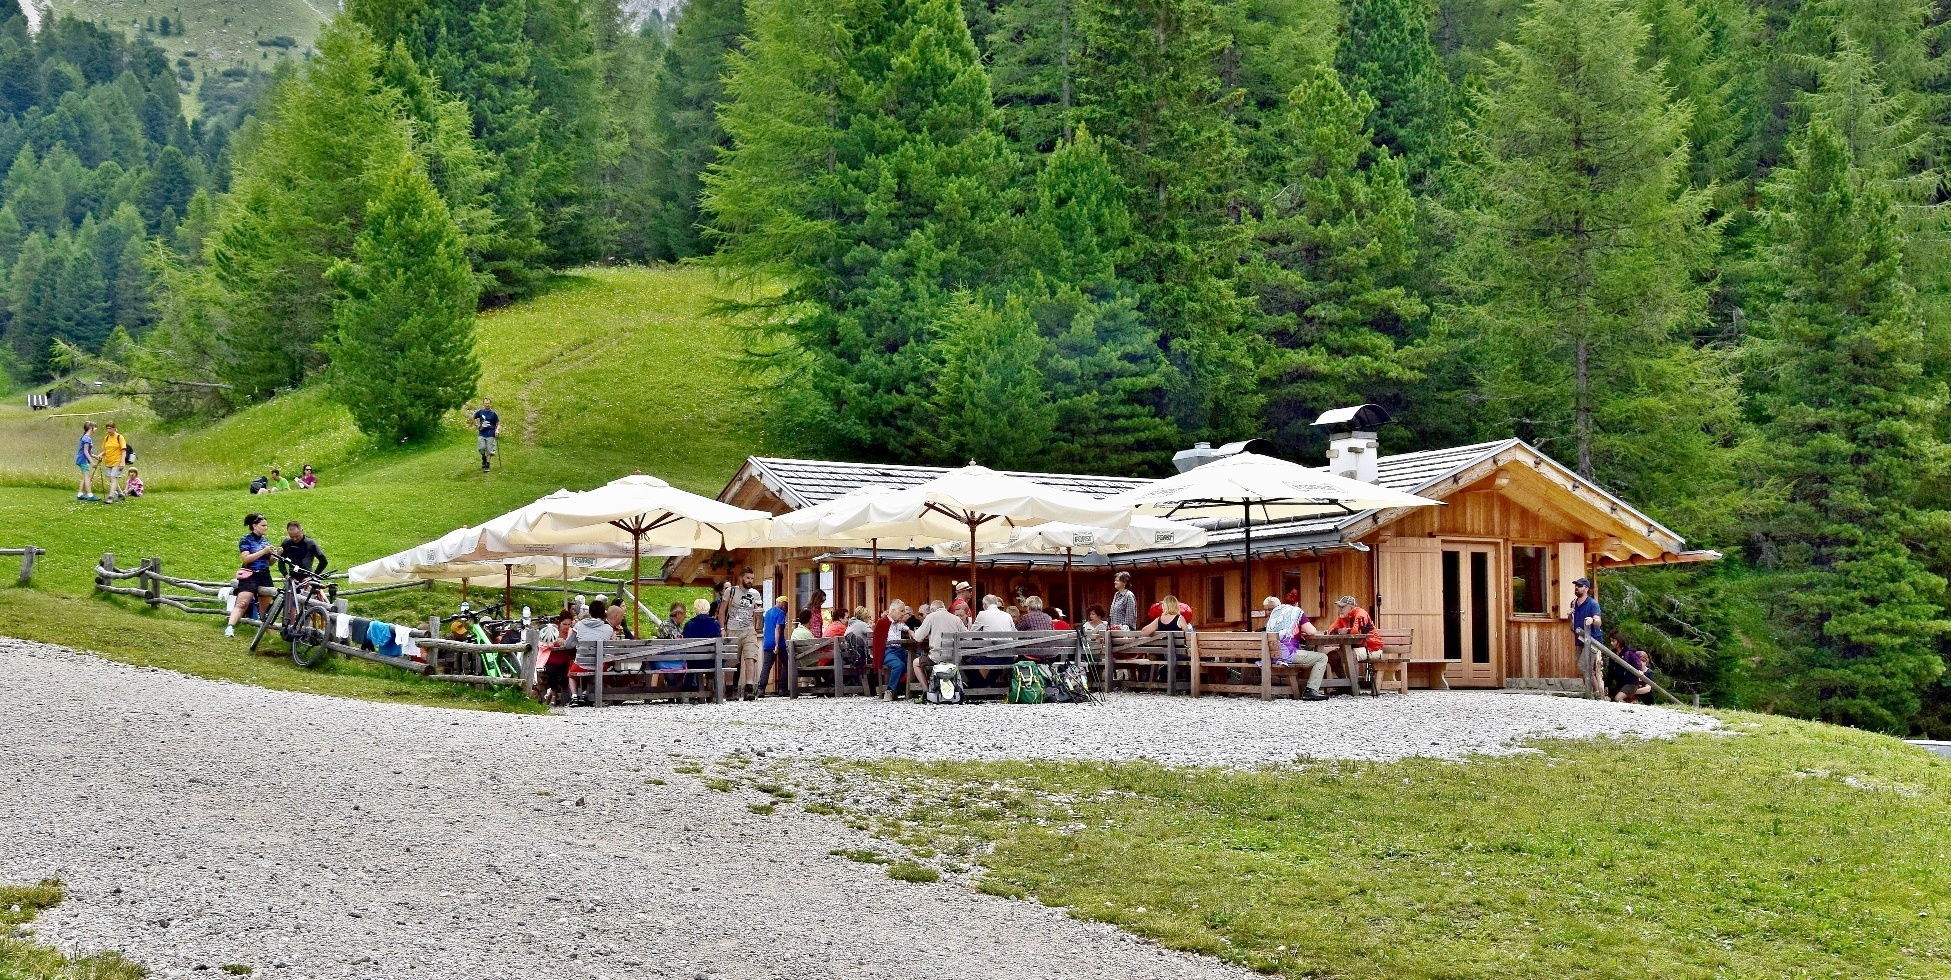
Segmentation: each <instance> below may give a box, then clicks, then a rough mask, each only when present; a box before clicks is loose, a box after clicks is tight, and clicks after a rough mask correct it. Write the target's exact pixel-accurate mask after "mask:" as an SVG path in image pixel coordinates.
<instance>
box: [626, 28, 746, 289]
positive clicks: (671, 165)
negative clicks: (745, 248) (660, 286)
mask: <svg viewBox="0 0 1951 980" xmlns="http://www.w3.org/2000/svg"><path fill="white" fill-rule="evenodd" d="M744 33H745V4H744V3H743V2H742V0H693V2H690V3H687V4H685V5H684V10H683V11H682V12H681V13H679V14H678V18H677V26H676V27H675V28H674V29H672V31H671V37H670V42H669V44H668V46H666V47H665V49H664V55H663V58H662V60H661V63H660V64H659V66H658V70H657V84H656V95H655V99H654V102H653V109H652V114H653V115H652V123H653V126H654V127H655V129H654V130H653V132H654V135H655V138H656V140H657V147H658V153H657V156H656V158H655V159H654V161H653V163H652V168H653V169H652V171H651V177H652V180H653V181H655V183H656V185H657V188H658V194H657V197H658V200H657V205H656V211H655V213H654V214H653V215H652V216H651V217H650V225H651V227H650V228H649V229H648V230H647V232H646V236H647V238H648V239H649V241H648V242H647V243H646V245H647V247H648V248H649V249H650V251H651V254H653V255H655V256H657V257H659V258H673V259H675V258H684V257H685V256H689V255H698V254H701V253H703V252H704V251H706V250H708V249H709V248H710V241H709V240H708V239H706V238H705V237H704V236H702V235H701V234H700V233H699V232H700V229H699V226H698V222H699V212H698V201H699V197H700V196H701V195H702V193H703V191H704V184H703V177H704V172H705V168H706V167H707V166H709V165H710V164H711V163H712V161H713V160H715V159H717V157H718V153H719V151H720V150H722V149H724V148H725V147H727V146H729V145H730V141H729V138H728V137H727V136H726V133H725V129H724V127H723V126H721V125H720V124H719V122H718V115H717V106H718V103H719V102H720V101H722V100H723V99H724V76H725V56H726V55H727V54H729V53H731V52H732V51H735V50H737V48H738V44H739V38H740V37H742V36H743V35H744Z"/></svg>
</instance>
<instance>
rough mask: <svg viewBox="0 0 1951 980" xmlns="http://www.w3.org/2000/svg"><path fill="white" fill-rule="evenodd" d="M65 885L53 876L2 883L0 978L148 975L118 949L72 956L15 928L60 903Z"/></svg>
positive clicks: (111, 979) (127, 979) (121, 979)
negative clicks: (27, 881)
mask: <svg viewBox="0 0 1951 980" xmlns="http://www.w3.org/2000/svg"><path fill="white" fill-rule="evenodd" d="M64 895H65V889H63V888H62V887H61V883H60V882H59V881H54V880H52V879H49V880H46V881H40V882H36V883H35V884H32V885H0V978H4V980H140V978H142V977H146V976H148V975H149V971H147V970H145V969H143V968H142V967H141V966H139V965H137V964H135V963H132V962H130V961H128V960H126V959H123V958H122V957H121V955H120V954H117V953H96V954H94V955H91V956H80V957H69V956H67V955H65V954H63V953H62V952H61V951H60V950H58V949H54V948H53V947H50V946H43V945H41V944H39V943H36V942H34V941H33V939H32V938H31V937H29V936H27V935H23V934H18V933H16V932H15V930H16V929H22V928H25V927H26V925H27V924H28V923H30V922H32V921H33V920H34V917H35V916H37V915H39V914H40V913H42V912H43V911H46V910H47V909H51V908H53V907H55V906H56V905H59V904H61V899H62V898H63V897H64Z"/></svg>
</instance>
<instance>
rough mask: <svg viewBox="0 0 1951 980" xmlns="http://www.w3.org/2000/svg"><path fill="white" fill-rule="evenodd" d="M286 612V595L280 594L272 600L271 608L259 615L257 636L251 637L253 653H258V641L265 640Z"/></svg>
mask: <svg viewBox="0 0 1951 980" xmlns="http://www.w3.org/2000/svg"><path fill="white" fill-rule="evenodd" d="M284 611H285V597H284V593H282V592H280V593H278V597H277V598H276V599H273V600H271V608H270V609H269V610H266V611H264V612H261V613H259V614H258V619H257V635H256V636H253V637H251V652H252V653H256V652H257V644H258V641H260V640H262V639H264V634H265V633H268V632H270V630H271V624H272V623H275V622H277V621H278V620H279V619H280V618H281V617H282V616H283V615H284Z"/></svg>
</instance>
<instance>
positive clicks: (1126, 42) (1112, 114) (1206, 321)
mask: <svg viewBox="0 0 1951 980" xmlns="http://www.w3.org/2000/svg"><path fill="white" fill-rule="evenodd" d="M1078 15H1079V18H1078V22H1079V29H1080V31H1081V32H1082V34H1083V37H1084V41H1085V48H1084V57H1083V60H1082V63H1081V64H1080V67H1079V72H1078V105H1077V111H1076V118H1077V120H1078V122H1079V123H1080V124H1083V125H1088V126H1089V127H1090V128H1091V131H1092V132H1093V133H1095V134H1097V136H1098V137H1099V138H1100V139H1102V140H1104V143H1105V146H1106V147H1107V149H1108V151H1109V152H1108V156H1109V157H1110V158H1111V160H1112V161H1113V163H1114V164H1115V165H1116V167H1117V169H1118V173H1119V176H1120V177H1121V178H1122V179H1123V181H1124V182H1125V184H1126V186H1128V187H1129V188H1130V189H1131V192H1132V193H1131V198H1130V208H1131V214H1132V221H1133V235H1132V240H1131V245H1130V248H1129V250H1128V259H1127V260H1126V262H1125V265H1124V267H1123V274H1124V276H1125V277H1126V278H1128V279H1130V280H1132V281H1133V282H1135V283H1137V284H1138V285H1139V287H1140V289H1141V290H1142V294H1141V295H1142V301H1143V304H1144V310H1145V313H1146V315H1147V316H1148V317H1150V318H1152V319H1153V320H1154V322H1156V323H1157V324H1158V325H1159V330H1160V334H1161V336H1162V337H1163V340H1164V344H1165V346H1166V350H1167V354H1168V356H1169V357H1170V359H1171V361H1172V363H1173V365H1174V367H1175V368H1177V369H1178V372H1179V376H1180V380H1181V383H1180V385H1179V387H1178V388H1177V389H1176V390H1175V391H1174V392H1172V402H1171V403H1172V412H1171V414H1172V416H1173V418H1174V421H1176V422H1177V423H1178V424H1179V425H1180V427H1181V428H1182V429H1184V430H1187V431H1190V432H1193V433H1198V434H1200V435H1205V436H1213V437H1226V436H1233V435H1238V434H1242V433H1245V432H1248V431H1251V430H1252V429H1254V428H1256V427H1257V426H1256V423H1255V419H1256V417H1257V415H1258V413H1259V407H1260V406H1259V399H1258V385H1257V380H1258V375H1259V363H1258V361H1259V355H1260V351H1259V350H1258V348H1257V345H1256V343H1255V341H1254V337H1253V319H1252V308H1251V302H1250V301H1248V300H1246V299H1244V298H1243V297H1242V296H1241V295H1240V294H1239V291H1238V288H1237V285H1236V284H1235V283H1234V282H1233V278H1232V277H1233V275H1234V273H1235V272H1236V270H1237V267H1238V264H1239V259H1240V256H1241V253H1242V250H1243V247H1244V245H1245V241H1246V238H1245V233H1244V229H1243V227H1242V225H1241V224H1240V223H1239V222H1238V221H1237V220H1236V213H1235V212H1236V205H1237V203H1238V202H1237V200H1236V195H1237V193H1238V191H1239V188H1240V183H1241V181H1242V179H1243V176H1244V175H1243V172H1242V165H1243V162H1244V154H1243V152H1242V150H1241V148H1240V146H1239V143H1238V141H1237V140H1236V139H1235V137H1234V132H1233V128H1232V126H1231V125H1230V113H1231V111H1232V110H1233V108H1234V107H1235V106H1237V105H1238V103H1239V101H1240V98H1241V93H1239V92H1238V91H1237V90H1229V89H1226V88H1225V87H1223V86H1222V84H1221V80H1220V77H1219V75H1218V72H1217V68H1216V64H1217V58H1218V56H1219V55H1220V54H1221V52H1223V51H1225V50H1226V48H1227V46H1228V44H1229V43H1230V39H1229V38H1228V37H1227V36H1226V34H1225V33H1224V32H1223V31H1222V30H1220V29H1219V24H1218V19H1217V15H1216V13H1215V10H1214V7H1213V4H1212V3H1211V2H1209V0H1137V2H1124V0H1080V2H1079V5H1078Z"/></svg>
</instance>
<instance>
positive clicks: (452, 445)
mask: <svg viewBox="0 0 1951 980" xmlns="http://www.w3.org/2000/svg"><path fill="white" fill-rule="evenodd" d="M714 288H715V281H714V280H713V279H712V277H711V275H710V273H707V272H705V271H703V270H699V269H695V268H688V267H686V268H676V267H663V268H648V269H647V268H609V269H588V270H582V271H578V272H575V273H572V274H569V275H564V276H560V277H557V279H556V280H555V281H554V282H553V283H551V286H550V288H549V290H548V291H547V292H546V293H545V294H544V295H543V296H541V297H540V298H538V299H535V300H533V301H530V302H528V303H524V304H521V305H518V306H515V307H511V308H507V309H503V310H497V311H494V312H490V313H485V314H483V315H482V316H481V320H480V326H481V330H480V344H481V346H480V352H481V363H482V381H481V389H480V390H481V392H482V393H483V394H485V395H487V396H489V397H491V398H493V399H494V400H495V407H496V409H497V410H498V411H499V412H500V413H501V416H502V438H501V457H500V466H499V468H497V469H496V470H494V471H492V472H489V473H483V472H481V468H480V461H479V458H478V457H477V456H475V455H474V452H473V450H474V437H473V430H472V428H471V426H470V424H469V423H468V421H467V418H466V412H455V413H454V416H453V419H452V421H451V423H450V424H449V425H448V427H447V428H446V429H445V430H443V431H442V432H441V433H440V434H439V435H438V436H437V437H435V438H433V439H431V440H429V441H428V442H427V443H425V444H417V445H404V446H395V445H378V444H375V443H373V442H372V441H371V440H368V439H366V438H364V437H363V436H361V435H360V433H359V432H358V430H357V429H356V428H355V427H354V426H353V424H352V420H351V417H350V416H349V415H348V414H347V413H346V412H345V410H344V409H343V408H341V407H339V406H337V405H335V404H333V403H332V402H331V401H329V400H328V399H327V398H326V397H325V395H324V393H323V392H322V391H320V390H318V389H315V388H312V389H306V390H303V391H299V392H295V393H293V394H291V395H287V396H284V397H282V398H279V399H276V400H274V401H271V402H269V403H267V404H264V405H259V406H256V407H253V408H251V409H249V410H246V411H243V412H240V413H238V414H236V415H233V416H231V417H229V418H226V419H223V420H220V421H217V422H215V423H211V424H207V425H195V426H188V427H183V428H180V429H171V428H169V427H166V426H164V425H162V424H161V423H160V422H158V421H157V420H156V419H155V418H154V417H153V416H152V415H150V414H149V413H148V412H147V411H146V410H144V409H143V408H141V407H140V406H139V405H137V404H135V403H133V402H126V401H116V400H111V399H108V398H91V399H86V400H83V401H81V402H77V403H74V404H71V405H69V406H66V407H64V408H62V409H59V410H56V411H55V412H29V411H28V410H27V409H26V408H25V407H24V406H23V405H21V403H20V401H21V400H20V399H10V402H12V403H11V404H8V405H6V406H5V407H4V408H0V547H19V546H20V545H22V544H29V543H31V544H34V545H37V546H39V547H43V548H46V549H48V551H49V552H50V553H49V554H48V555H47V556H45V557H44V558H42V559H41V560H40V562H39V563H38V564H37V565H36V568H35V577H34V585H33V587H32V588H31V589H27V590H21V589H17V588H0V621H4V622H6V623H7V625H8V631H9V633H10V634H12V635H19V636H26V637H29V638H34V639H45V640H50V641H57V642H69V643H79V644H81V645H83V646H88V647H90V648H93V649H98V650H101V651H102V652H104V653H107V654H109V655H111V656H116V657H118V658H121V659H131V660H132V661H133V662H141V663H151V664H155V665H157V666H174V667H177V668H178V669H184V670H187V671H189V672H191V673H198V674H201V675H203V676H226V675H225V674H224V673H223V670H222V667H223V665H225V664H228V663H230V662H232V661H234V660H235V659H236V658H235V657H233V656H231V651H230V650H229V644H228V643H226V641H224V640H222V638H221V637H218V636H217V635H216V634H217V632H218V630H217V629H216V628H215V624H214V622H213V621H212V620H206V619H197V620H194V621H192V620H190V619H189V618H188V617H184V616H181V615H176V614H171V613H167V612H163V613H151V612H149V611H147V610H143V611H140V612H138V611H135V609H134V607H136V606H138V605H139V604H138V603H134V602H133V601H126V600H118V599H105V598H99V597H94V596H92V595H91V585H92V582H93V576H92V572H91V570H92V569H93V567H94V564H95V562H96V560H97V559H98V558H99V557H100V556H101V555H102V553H103V552H113V553H115V554H116V556H117V560H118V562H121V563H123V564H125V565H133V564H134V562H135V561H136V560H137V559H140V558H143V557H147V556H156V557H160V558H161V559H162V562H163V570H164V571H165V572H168V573H170V574H176V575H183V576H187V577H192V578H225V577H228V576H229V575H230V573H231V572H232V571H234V569H235V561H234V557H235V544H236V541H237V538H238V537H240V536H241V535H242V534H243V527H242V518H243V515H244V514H245V513H246V512H248V511H253V510H261V511H263V512H264V513H265V514H267V515H268V516H269V517H270V518H271V519H272V523H273V524H274V525H275V526H277V527H279V528H281V527H282V526H283V524H284V522H285V521H286V520H291V519H296V520H299V521H302V522H304V524H305V526H306V528H307V530H308V531H309V532H310V533H312V534H313V536H314V537H316V538H317V539H318V540H319V541H320V543H321V544H323V545H324V546H325V548H326V551H327V552H328V553H329V554H330V555H331V557H332V564H333V567H335V568H341V569H343V568H346V567H349V566H351V565H354V564H358V563H360V562H364V561H368V560H371V559H373V558H378V557H380V556H382V555H386V554H390V553H392V552H395V551H398V550H400V549H402V548H406V547H410V546H412V545H414V544H418V543H420V542H423V541H427V540H431V539H433V538H435V537H438V536H440V535H441V534H444V533H446V532H448V531H451V530H453V529H454V528H456V527H461V526H465V525H468V524H473V523H478V522H480V521H482V520H485V519H487V518H489V517H493V516H495V515H497V514H500V513H504V512H506V511H508V510H511V509H513V508H515V507H519V506H521V505H522V504H525V503H527V502H529V501H531V500H533V499H535V498H536V497H539V496H542V495H543V494H546V493H549V492H550V491H553V490H555V489H558V488H562V487H567V488H570V489H587V488H589V487H592V486H597V485H599V484H601V483H604V482H606V481H608V480H612V479H615V478H617V477H619V476H623V475H625V474H628V473H630V472H633V471H635V470H639V469H640V470H642V471H644V472H646V473H652V474H656V475H659V476H663V477H665V478H666V479H669V480H670V481H671V482H673V483H674V484H677V485H679V486H682V487H684V488H685V489H688V490H692V491H695V492H698V493H703V494H707V495H713V494H716V493H717V492H718V491H719V490H720V489H721V488H722V487H723V486H724V482H725V481H726V480H727V479H729V478H730V476H731V474H732V471H733V470H734V469H736V467H737V466H738V464H739V463H740V462H741V461H742V460H743V459H744V458H745V456H746V455H747V454H748V453H749V452H752V451H754V450H755V449H756V439H757V435H756V434H757V431H758V429H757V422H756V419H755V418H754V416H753V413H751V412H749V411H745V410H743V409H741V408H740V404H741V401H740V399H739V397H738V395H737V390H738V389H737V382H736V380H735V379H734V378H733V376H732V370H731V366H730V363H729V360H728V359H727V358H724V357H704V358H701V357H699V356H698V355H697V354H696V352H697V351H700V350H703V351H725V352H730V351H732V350H735V349H736V347H735V345H736V341H735V339H734V338H733V337H732V336H731V333H730V329H729V328H728V327H727V326H726V325H725V324H724V323H723V322H722V321H720V320H718V319H715V318H712V317H710V316H707V315H706V310H707V306H708V304H709V303H710V302H711V300H712V297H713V296H714V292H713V290H714ZM470 410H471V408H470ZM81 412H88V413H96V414H92V417H94V418H96V419H104V418H114V419H115V420H116V422H117V425H118V427H121V428H122V429H123V430H124V431H125V432H126V433H127V434H128V435H129V439H130V442H131V443H132V444H133V445H134V446H135V448H136V450H137V457H138V466H139V468H140V469H141V470H142V473H143V479H144V482H145V483H146V484H147V486H148V495H147V496H145V497H143V498H142V499H140V500H131V501H124V502H121V503H117V504H112V505H111V504H101V503H84V502H81V501H77V500H75V499H74V495H75V490H74V482H73V481H74V472H75V471H74V467H73V466H72V465H71V463H70V461H71V460H72V459H73V455H74V441H75V439H76V437H77V436H78V434H79V430H80V424H81V419H80V418H79V417H67V418H55V417H53V416H55V415H57V414H59V415H74V414H75V413H81ZM110 413H112V414H110ZM305 463H311V464H312V465H313V466H314V467H315V468H316V469H317V471H318V473H319V487H318V489H316V490H311V491H306V492H303V493H300V492H292V493H286V494H277V495H273V496H256V497H253V496H251V495H250V494H249V493H247V492H246V490H245V488H246V486H247V485H248V484H249V482H250V478H251V477H252V476H254V475H257V474H261V473H263V472H264V471H265V469H266V468H268V467H270V466H272V465H276V466H279V467H281V468H282V469H283V470H284V472H285V473H286V474H295V473H297V472H298V469H299V467H300V466H302V465H303V464H305ZM12 568H13V566H12V565H11V564H10V563H8V562H7V561H5V560H0V582H7V583H11V582H12V579H13V571H12ZM456 598H457V595H456V590H455V589H452V588H442V589H436V590H434V591H432V592H428V593H422V592H417V591H409V592H402V593H384V594H381V595H378V596H375V597H373V598H372V599H371V600H369V602H368V603H367V604H362V605H360V606H358V608H360V609H364V610H373V611H376V612H382V613H387V614H394V613H397V614H399V615H402V616H403V617H404V616H409V615H423V614H424V613H425V612H431V611H451V609H452V606H453V603H454V602H455V601H456ZM669 598H670V596H665V595H664V594H662V592H658V593H654V594H647V596H646V601H648V602H652V603H656V602H660V601H667V600H668V599H669ZM74 599H81V600H84V601H85V602H86V603H89V604H91V605H84V606H82V607H80V608H81V609H84V610H89V612H88V613H86V614H82V615H79V616H77V613H76V610H75V608H74V607H72V606H70V605H68V603H69V602H70V601H71V600H74ZM540 599H541V597H538V599H537V602H536V605H537V607H538V608H540V606H541V605H542V603H541V601H540ZM50 603H52V604H53V605H52V608H53V609H54V610H55V613H54V614H52V615H48V616H45V617H42V616H38V615H32V616H30V615H28V614H27V613H26V612H25V610H26V609H28V608H35V607H37V608H49V604H50ZM429 606H431V607H432V608H428V607H429ZM102 607H109V608H102ZM111 612H112V613H113V615H111ZM129 616H133V617H139V618H138V619H136V620H133V621H129V620H125V619H123V618H121V617H129ZM64 620H66V621H65V622H64ZM77 623H78V624H80V626H81V628H80V630H79V631H78V630H77V628H76V626H77ZM168 623H178V624H182V625H181V626H180V628H178V627H169V626H167V625H166V624H168ZM152 628H153V632H152ZM129 631H133V635H135V636H138V637H142V638H143V643H144V644H146V645H147V648H146V652H144V653H142V654H140V655H137V654H133V653H131V652H129V651H128V650H127V649H126V648H125V647H123V646H122V645H120V644H119V643H118V642H117V639H116V638H118V637H124V636H125V635H127V633H128V632H129ZM78 632H79V635H77V634H78ZM197 636H203V637H205V638H206V639H207V642H208V644H209V646H208V648H207V649H203V650H189V649H181V648H184V647H188V646H195V645H196V644H197V643H198V641H197V640H196V637H197ZM236 645H237V647H238V648H239V649H241V646H242V644H241V641H239V642H237V644H236ZM212 651H215V652H218V653H220V654H221V656H217V657H215V658H214V659H213V658H208V657H206V656H205V654H207V653H210V652H212ZM281 669H282V668H269V667H264V668H253V676H251V677H249V678H243V677H233V678H232V679H245V680H249V682H251V683H267V686H293V687H297V688H298V689H314V688H311V687H305V686H304V685H306V684H314V685H316V684H327V685H328V686H330V685H332V684H338V685H339V688H340V689H339V690H338V691H337V693H346V694H350V695H353V696H361V697H371V696H376V693H375V691H376V689H375V688H373V687H371V686H369V685H366V683H365V681H363V680H358V678H360V677H362V676H363V674H362V673H361V668H353V667H346V668H345V669H346V670H347V671H349V673H347V674H346V675H345V680H344V681H343V683H340V682H338V681H331V680H329V679H327V680H307V679H306V678H317V677H325V675H318V674H315V673H307V672H303V671H299V672H298V674H299V676H298V677H295V678H289V679H287V680H286V681H285V682H282V683H280V682H276V681H269V682H267V680H266V678H271V677H276V676H281V675H279V674H278V671H279V670H281ZM376 669H377V670H379V671H380V672H381V673H382V674H384V675H385V678H384V680H383V682H379V683H383V685H385V689H386V690H397V689H401V688H402V685H400V684H397V683H394V680H396V679H395V678H394V677H393V675H394V674H395V673H397V672H394V671H386V670H384V668H376ZM294 670H295V668H294ZM263 671H269V673H263ZM430 686H433V687H444V686H445V685H430ZM429 696H431V695H429ZM421 697H422V695H421V694H414V695H412V699H416V700H418V699H420V698H421ZM455 700H458V701H461V702H467V701H470V700H471V699H469V698H456V699H455Z"/></svg>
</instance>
